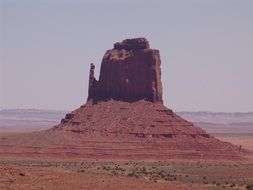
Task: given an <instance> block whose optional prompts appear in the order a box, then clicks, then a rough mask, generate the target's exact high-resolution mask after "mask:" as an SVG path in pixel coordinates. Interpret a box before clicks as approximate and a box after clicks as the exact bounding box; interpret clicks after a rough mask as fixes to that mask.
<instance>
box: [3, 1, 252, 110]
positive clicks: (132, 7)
mask: <svg viewBox="0 0 253 190" xmlns="http://www.w3.org/2000/svg"><path fill="white" fill-rule="evenodd" d="M0 2H1V4H0V6H1V7H0V24H1V25H0V27H1V28H0V37H1V38H0V44H1V46H0V48H1V49H0V53H1V54H0V56H1V57H0V58H1V60H0V61H1V67H0V69H1V70H0V71H1V72H0V74H1V85H0V95H1V102H0V109H3V108H42V109H64V110H66V109H67V110H73V109H75V108H77V107H79V106H80V105H81V104H83V103H84V102H85V101H86V98H87V88H88V87H87V81H88V73H89V64H90V63H91V62H93V63H95V65H96V76H97V78H98V73H99V69H100V63H101V59H102V57H103V54H104V53H105V51H106V50H107V49H110V48H112V47H113V43H114V42H116V41H121V40H122V39H125V38H133V37H146V38H147V39H148V40H149V41H150V45H151V47H152V48H154V49H160V53H161V59H162V80H163V89H164V95H163V96H164V102H165V105H166V106H168V107H170V108H172V109H173V110H175V111H183V110H187V111H199V110H208V111H230V112H235V111H242V112H246V111H253V100H252V98H253V85H252V83H253V1H252V0H184V1H183V0H174V1H172V0H171V1H170V0H164V1H162V0H160V1H159V0H154V1H152V0H149V1H148V0H145V1H144V0H125V1H124V0H104V1H103V0H90V1H88V0H87V1H85V0H22V1H21V0H0Z"/></svg>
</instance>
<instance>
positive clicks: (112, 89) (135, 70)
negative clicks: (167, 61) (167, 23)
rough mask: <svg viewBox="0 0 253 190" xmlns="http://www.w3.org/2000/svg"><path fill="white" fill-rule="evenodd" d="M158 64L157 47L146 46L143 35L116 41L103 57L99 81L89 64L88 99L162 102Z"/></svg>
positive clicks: (159, 62) (147, 44) (146, 42)
mask: <svg viewBox="0 0 253 190" xmlns="http://www.w3.org/2000/svg"><path fill="white" fill-rule="evenodd" d="M160 65H161V60H160V54H159V50H154V49H149V42H148V41H147V40H146V39H145V38H135V39H126V40H123V41H122V42H117V43H115V44H114V48H113V49H111V50H107V51H106V53H105V55H104V57H103V60H102V64H101V69H100V76H99V80H98V81H97V80H96V79H95V78H94V65H93V64H91V69H90V80H89V96H88V100H90V99H93V100H107V99H111V98H112V99H116V100H123V101H130V102H132V101H137V100H140V99H146V100H148V101H151V102H162V101H163V100H162V82H161V68H160Z"/></svg>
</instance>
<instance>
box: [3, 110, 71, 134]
mask: <svg viewBox="0 0 253 190" xmlns="http://www.w3.org/2000/svg"><path fill="white" fill-rule="evenodd" d="M66 113H67V111H57V110H40V109H6V110H0V131H1V132H15V131H27V130H29V131H34V130H41V129H45V128H50V127H52V126H54V125H56V124H58V123H59V122H60V121H61V118H63V117H64V116H65V114H66Z"/></svg>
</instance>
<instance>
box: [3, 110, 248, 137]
mask: <svg viewBox="0 0 253 190" xmlns="http://www.w3.org/2000/svg"><path fill="white" fill-rule="evenodd" d="M66 113H68V111H63V110H40V109H5V110H0V131H1V132H10V131H17V130H18V131H20V130H21V131H26V130H41V129H45V128H50V127H52V126H54V125H56V124H58V123H59V122H60V121H61V119H62V118H64V117H65V115H66ZM177 114H179V115H180V116H181V117H183V118H184V119H186V120H189V121H191V122H193V123H195V124H196V125H197V126H199V127H201V128H203V129H205V130H207V131H208V132H209V133H253V112H248V113H239V112H238V113H225V112H177Z"/></svg>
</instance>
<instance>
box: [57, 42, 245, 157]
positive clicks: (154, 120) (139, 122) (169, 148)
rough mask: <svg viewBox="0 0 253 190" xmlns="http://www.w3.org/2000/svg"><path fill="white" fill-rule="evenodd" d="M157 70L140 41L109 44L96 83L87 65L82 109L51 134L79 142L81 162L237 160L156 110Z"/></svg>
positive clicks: (228, 148)
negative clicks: (181, 159) (87, 87)
mask: <svg viewBox="0 0 253 190" xmlns="http://www.w3.org/2000/svg"><path fill="white" fill-rule="evenodd" d="M160 65H161V60H160V55H159V51H158V50H154V49H149V43H148V41H147V40H146V39H145V38H135V39H127V40H123V41H122V42H118V43H115V44H114V48H113V49H110V50H107V51H106V53H105V55H104V57H103V60H102V64H101V69H100V76H99V80H96V78H95V77H94V69H95V66H94V64H91V67H90V77H89V94H88V101H87V103H86V104H85V105H83V106H81V107H80V108H79V109H77V110H75V111H73V112H71V113H69V114H67V115H66V117H65V118H64V119H63V120H62V122H61V123H60V124H59V125H57V126H55V127H54V128H53V130H54V131H57V132H59V131H62V132H64V134H66V132H67V133H69V134H70V135H71V138H73V136H75V138H73V139H80V140H81V142H82V143H81V144H82V145H80V146H82V148H80V150H79V149H78V152H77V151H76V152H75V154H80V155H82V156H83V157H87V158H123V159H127V158H131V159H170V158H195V159H198V158H199V159H203V158H207V159H238V158H241V155H242V154H243V150H242V149H241V148H239V147H236V146H233V145H232V144H229V143H225V142H222V141H219V140H218V139H216V138H214V137H212V136H211V135H209V134H207V133H206V132H205V131H204V130H202V129H201V128H199V127H196V126H194V124H193V123H191V122H188V121H186V120H184V119H182V118H181V117H180V116H178V115H177V114H175V113H174V112H173V111H172V110H170V109H168V108H166V107H165V106H164V105H163V104H162V82H161V68H160ZM94 102H95V103H94ZM66 151H67V149H66Z"/></svg>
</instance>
